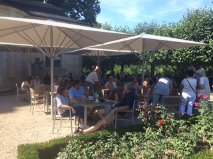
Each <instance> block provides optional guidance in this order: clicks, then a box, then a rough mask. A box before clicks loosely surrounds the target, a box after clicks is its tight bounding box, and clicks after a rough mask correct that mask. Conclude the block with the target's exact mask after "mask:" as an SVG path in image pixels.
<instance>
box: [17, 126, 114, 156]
mask: <svg viewBox="0 0 213 159" xmlns="http://www.w3.org/2000/svg"><path fill="white" fill-rule="evenodd" d="M109 134H110V132H109V131H107V130H103V131H99V132H96V133H91V134H87V135H80V136H73V137H72V138H68V137H65V138H58V139H53V140H50V141H48V142H42V143H35V144H22V145H19V146H18V159H29V158H30V159H47V158H48V159H54V158H56V157H57V154H58V152H59V151H60V150H62V149H63V148H64V147H65V146H66V145H67V144H68V141H69V140H71V139H73V138H76V137H77V138H80V140H83V141H90V140H95V139H96V138H97V135H98V136H99V138H101V137H105V136H107V135H109Z"/></svg>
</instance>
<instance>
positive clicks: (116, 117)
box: [115, 99, 139, 129]
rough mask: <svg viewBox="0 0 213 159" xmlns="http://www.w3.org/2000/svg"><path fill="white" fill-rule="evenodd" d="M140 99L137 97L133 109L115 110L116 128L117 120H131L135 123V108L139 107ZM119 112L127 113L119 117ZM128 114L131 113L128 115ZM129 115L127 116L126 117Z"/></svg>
mask: <svg viewBox="0 0 213 159" xmlns="http://www.w3.org/2000/svg"><path fill="white" fill-rule="evenodd" d="M138 103H139V101H138V100H137V99H135V100H134V103H133V106H132V109H130V110H117V111H116V112H115V129H116V128H117V121H118V120H120V121H130V122H131V123H132V124H134V119H135V108H136V107H137V105H138ZM119 113H125V114H124V116H123V117H119V115H118V114H119ZM127 115H129V116H128V117H127ZM126 117H127V118H126Z"/></svg>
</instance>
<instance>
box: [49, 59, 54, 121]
mask: <svg viewBox="0 0 213 159" xmlns="http://www.w3.org/2000/svg"><path fill="white" fill-rule="evenodd" d="M53 67H54V58H53V57H51V58H50V79H51V99H50V101H51V116H52V118H53V114H54V113H53V111H54V110H53V87H54V81H53Z"/></svg>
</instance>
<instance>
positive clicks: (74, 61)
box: [62, 54, 82, 79]
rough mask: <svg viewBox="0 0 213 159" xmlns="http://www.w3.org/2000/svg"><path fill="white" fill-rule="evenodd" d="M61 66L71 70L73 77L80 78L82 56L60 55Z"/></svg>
mask: <svg viewBox="0 0 213 159" xmlns="http://www.w3.org/2000/svg"><path fill="white" fill-rule="evenodd" d="M62 61H63V63H62V67H63V68H64V69H66V72H67V73H69V72H71V73H72V75H73V78H74V79H80V78H81V74H82V58H81V56H77V55H68V54H65V55H62Z"/></svg>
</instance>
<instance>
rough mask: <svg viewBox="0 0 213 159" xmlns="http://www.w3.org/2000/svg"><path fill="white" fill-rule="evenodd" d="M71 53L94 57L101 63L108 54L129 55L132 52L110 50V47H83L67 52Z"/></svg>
mask: <svg viewBox="0 0 213 159" xmlns="http://www.w3.org/2000/svg"><path fill="white" fill-rule="evenodd" d="M67 53H68V54H70V55H81V56H89V57H91V58H92V59H94V60H95V61H96V62H97V64H98V65H99V64H100V62H102V61H103V60H104V59H105V58H106V57H108V56H118V55H127V54H132V53H131V52H130V51H128V50H119V51H118V50H108V49H99V48H91V47H87V48H82V49H77V50H74V51H69V52H67Z"/></svg>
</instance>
